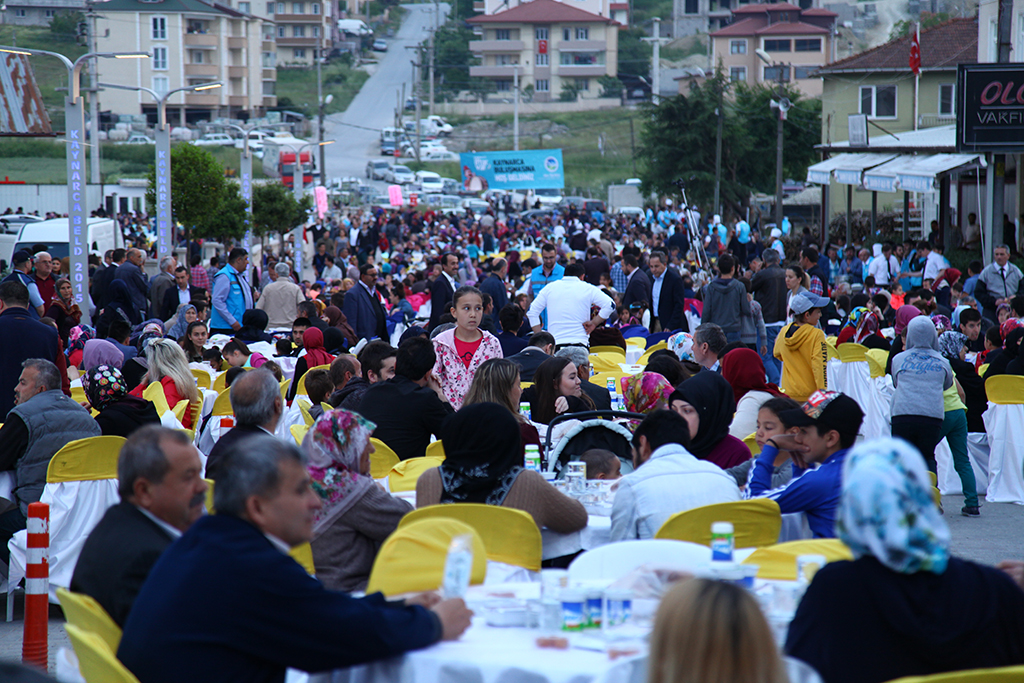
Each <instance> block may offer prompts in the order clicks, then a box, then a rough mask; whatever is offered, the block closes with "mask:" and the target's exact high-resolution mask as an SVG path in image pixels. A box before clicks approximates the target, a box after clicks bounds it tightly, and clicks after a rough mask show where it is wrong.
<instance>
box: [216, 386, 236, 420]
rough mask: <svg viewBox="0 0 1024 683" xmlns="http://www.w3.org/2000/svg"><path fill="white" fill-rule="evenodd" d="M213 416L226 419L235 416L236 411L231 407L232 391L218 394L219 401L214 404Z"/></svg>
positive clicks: (226, 390) (227, 390) (224, 390)
mask: <svg viewBox="0 0 1024 683" xmlns="http://www.w3.org/2000/svg"><path fill="white" fill-rule="evenodd" d="M211 414H212V415H214V416H215V417H226V416H228V415H234V414H235V409H234V408H232V407H231V390H230V389H223V390H222V391H221V392H220V393H219V394H217V400H216V401H214V402H213V412H212V413H211Z"/></svg>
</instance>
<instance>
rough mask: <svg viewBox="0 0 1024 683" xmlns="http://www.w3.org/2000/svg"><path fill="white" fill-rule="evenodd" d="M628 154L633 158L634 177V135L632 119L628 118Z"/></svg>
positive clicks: (634, 172)
mask: <svg viewBox="0 0 1024 683" xmlns="http://www.w3.org/2000/svg"><path fill="white" fill-rule="evenodd" d="M629 156H630V158H631V159H632V160H633V177H636V137H635V136H634V135H633V119H632V117H630V119H629Z"/></svg>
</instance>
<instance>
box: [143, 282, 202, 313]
mask: <svg viewBox="0 0 1024 683" xmlns="http://www.w3.org/2000/svg"><path fill="white" fill-rule="evenodd" d="M188 292H189V297H190V299H189V300H190V301H205V300H206V290H205V289H203V288H202V287H193V286H192V285H189V286H188ZM180 305H181V302H180V301H179V300H178V286H177V285H175V286H173V287H168V288H167V291H166V292H164V300H163V302H162V306H161V309H160V310H159V311H156V312H155V313H156V317H157V318H160V319H161V320H169V319H170V318H171V316H173V315H174V314H175V313H176V312H177V311H178V306H180Z"/></svg>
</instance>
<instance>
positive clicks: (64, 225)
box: [12, 218, 124, 259]
mask: <svg viewBox="0 0 1024 683" xmlns="http://www.w3.org/2000/svg"><path fill="white" fill-rule="evenodd" d="M87 223H88V225H89V232H88V243H89V253H91V254H98V255H99V256H103V254H104V253H105V252H106V251H107V249H119V248H124V235H122V234H121V228H120V226H118V224H117V222H116V221H115V220H113V219H111V218H89V219H87ZM69 237H70V230H69V228H68V219H67V218H52V219H50V220H48V221H40V222H38V223H26V224H25V225H23V226H22V228H21V232H20V233H19V234H18V241H17V243H16V244H15V245H14V251H18V250H19V249H27V250H28V251H31V252H35V251H36V250H35V247H36V246H37V245H45V246H46V251H47V252H49V254H50V256H52V257H53V258H55V259H62V258H64V257H65V256H68V255H69V254H70V250H69V248H68V238H69ZM12 253H13V252H12Z"/></svg>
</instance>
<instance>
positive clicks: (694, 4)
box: [683, 0, 700, 14]
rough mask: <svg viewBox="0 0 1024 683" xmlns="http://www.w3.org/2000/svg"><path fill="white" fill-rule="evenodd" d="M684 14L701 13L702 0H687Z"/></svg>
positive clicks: (684, 4)
mask: <svg viewBox="0 0 1024 683" xmlns="http://www.w3.org/2000/svg"><path fill="white" fill-rule="evenodd" d="M683 14H700V0H685V2H684V3H683Z"/></svg>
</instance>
